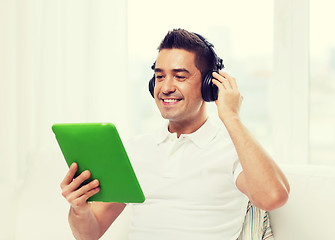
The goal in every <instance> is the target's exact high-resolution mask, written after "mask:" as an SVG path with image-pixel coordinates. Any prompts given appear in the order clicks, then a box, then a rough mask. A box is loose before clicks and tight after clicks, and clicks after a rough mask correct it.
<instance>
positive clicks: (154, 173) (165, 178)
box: [127, 120, 248, 240]
mask: <svg viewBox="0 0 335 240" xmlns="http://www.w3.org/2000/svg"><path fill="white" fill-rule="evenodd" d="M127 151H128V155H129V158H130V160H131V162H132V165H133V167H134V170H135V172H136V175H137V177H138V179H139V182H140V185H141V187H142V189H143V192H144V195H145V197H146V201H145V202H144V203H142V204H131V205H132V217H131V223H130V231H129V239H130V240H157V239H160V240H165V239H169V240H171V239H186V240H187V239H190V240H198V239H199V240H200V239H201V240H203V239H206V240H236V239H237V237H238V235H239V232H240V231H241V228H242V224H243V221H244V217H245V213H246V208H247V204H248V198H247V197H246V196H245V195H244V194H242V193H241V192H240V191H239V190H238V189H237V187H236V186H235V180H236V178H237V176H238V174H239V173H240V172H241V171H242V168H241V167H240V164H239V161H238V157H237V153H236V151H235V148H234V145H233V143H232V141H231V139H230V137H229V134H228V133H227V131H226V130H225V129H224V128H223V127H221V128H220V127H218V126H216V125H215V124H213V123H212V122H211V121H210V120H208V121H207V122H206V123H205V124H204V125H203V126H202V127H201V128H200V129H198V130H197V131H196V132H194V133H192V134H185V135H181V136H180V137H179V138H177V135H176V133H173V134H171V133H170V132H169V131H168V129H167V127H165V128H164V129H163V130H162V131H157V132H153V133H151V134H147V135H144V136H141V137H136V138H134V139H132V140H131V141H129V142H128V144H127Z"/></svg>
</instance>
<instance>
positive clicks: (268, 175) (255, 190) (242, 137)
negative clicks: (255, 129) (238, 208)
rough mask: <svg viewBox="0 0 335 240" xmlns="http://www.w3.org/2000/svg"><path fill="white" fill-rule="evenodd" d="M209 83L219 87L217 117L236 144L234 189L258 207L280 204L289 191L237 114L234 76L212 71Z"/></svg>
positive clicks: (237, 102) (272, 207) (266, 207)
mask: <svg viewBox="0 0 335 240" xmlns="http://www.w3.org/2000/svg"><path fill="white" fill-rule="evenodd" d="M213 77H214V78H215V79H213V83H214V84H215V85H216V86H217V87H218V88H219V97H218V100H217V101H216V104H217V107H218V113H219V117H220V119H221V121H222V122H223V123H224V125H225V126H226V128H227V130H228V132H229V135H230V137H231V139H232V141H233V143H234V146H235V148H236V151H237V154H238V157H239V160H240V163H241V165H242V168H243V172H242V173H241V174H240V175H239V176H238V178H237V180H236V186H237V187H238V189H239V190H240V191H241V192H243V193H244V194H246V195H247V196H248V198H249V200H250V201H251V202H252V203H253V205H255V206H256V207H258V208H261V209H263V210H268V211H269V210H273V209H275V208H278V207H280V206H282V205H284V204H285V203H286V201H287V199H288V195H289V192H290V187H289V183H288V181H287V179H286V177H285V176H284V174H283V172H282V171H281V170H280V168H279V167H278V166H277V165H276V163H275V162H274V161H273V160H272V158H271V157H270V156H269V155H268V154H267V153H266V152H265V151H264V149H263V148H262V147H261V146H260V144H259V143H258V142H257V141H256V140H255V139H254V138H253V137H252V135H251V134H250V133H249V131H248V130H247V128H246V127H245V126H244V125H243V124H242V122H241V120H240V118H239V110H240V106H241V103H242V100H243V97H242V96H241V95H240V92H239V90H238V87H237V84H236V80H235V79H234V78H233V77H231V76H230V75H228V74H227V73H225V72H223V71H220V74H217V73H213Z"/></svg>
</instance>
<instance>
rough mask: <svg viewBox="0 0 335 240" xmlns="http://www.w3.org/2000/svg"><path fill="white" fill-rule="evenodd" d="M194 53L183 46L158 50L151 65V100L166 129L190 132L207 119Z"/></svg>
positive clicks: (199, 73) (199, 74)
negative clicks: (154, 102)
mask: <svg viewBox="0 0 335 240" xmlns="http://www.w3.org/2000/svg"><path fill="white" fill-rule="evenodd" d="M194 63H195V53H193V52H189V51H187V50H184V49H175V48H174V49H162V50H161V51H160V52H159V55H158V58H157V60H156V64H155V68H154V71H155V77H156V83H155V90H154V95H155V101H156V105H157V107H158V108H159V110H160V112H161V114H162V117H163V118H165V119H168V120H169V130H170V132H177V133H179V134H180V133H184V134H186V133H192V132H194V131H196V130H197V129H198V128H199V127H200V126H201V125H202V124H203V123H204V122H205V121H206V119H207V114H206V103H205V102H204V101H203V99H202V96H201V85H202V81H201V72H200V71H199V69H197V67H196V66H195V64H194Z"/></svg>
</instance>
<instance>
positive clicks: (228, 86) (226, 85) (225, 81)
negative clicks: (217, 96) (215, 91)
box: [213, 72, 232, 89]
mask: <svg viewBox="0 0 335 240" xmlns="http://www.w3.org/2000/svg"><path fill="white" fill-rule="evenodd" d="M213 77H214V78H215V79H216V80H218V81H219V82H220V83H221V84H222V85H223V87H224V88H225V89H232V86H231V84H230V82H229V81H228V79H226V78H224V77H223V76H222V75H220V74H218V73H216V72H213Z"/></svg>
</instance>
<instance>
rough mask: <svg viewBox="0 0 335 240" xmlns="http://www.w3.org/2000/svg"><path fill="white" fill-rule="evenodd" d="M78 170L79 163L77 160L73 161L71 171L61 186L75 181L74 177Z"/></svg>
mask: <svg viewBox="0 0 335 240" xmlns="http://www.w3.org/2000/svg"><path fill="white" fill-rule="evenodd" d="M77 170H78V164H77V163H75V162H74V163H72V164H71V166H70V168H69V171H68V172H67V174H66V176H65V178H64V179H63V181H62V182H61V184H60V186H61V188H63V187H65V186H66V185H69V184H70V183H71V182H72V181H73V177H74V175H75V174H76V172H77Z"/></svg>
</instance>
